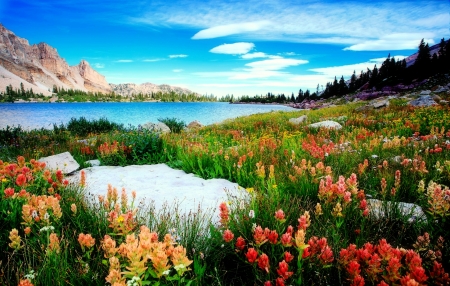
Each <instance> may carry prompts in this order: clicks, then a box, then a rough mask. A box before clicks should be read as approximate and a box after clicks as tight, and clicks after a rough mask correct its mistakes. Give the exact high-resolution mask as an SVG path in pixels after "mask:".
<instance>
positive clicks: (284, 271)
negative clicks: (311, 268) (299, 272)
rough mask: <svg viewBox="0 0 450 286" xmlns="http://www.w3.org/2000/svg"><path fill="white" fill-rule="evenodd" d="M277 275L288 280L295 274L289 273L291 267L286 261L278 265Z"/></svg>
mask: <svg viewBox="0 0 450 286" xmlns="http://www.w3.org/2000/svg"><path fill="white" fill-rule="evenodd" d="M277 273H278V275H280V276H281V278H282V279H283V280H286V279H288V278H289V277H291V276H292V274H294V272H291V271H289V265H288V264H287V263H286V261H284V260H283V261H281V262H280V263H278V268H277ZM283 285H284V284H283Z"/></svg>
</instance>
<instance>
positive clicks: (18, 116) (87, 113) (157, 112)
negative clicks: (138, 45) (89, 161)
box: [0, 102, 295, 129]
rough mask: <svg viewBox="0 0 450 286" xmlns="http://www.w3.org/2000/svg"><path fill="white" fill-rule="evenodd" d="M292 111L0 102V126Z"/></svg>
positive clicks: (204, 119)
mask: <svg viewBox="0 0 450 286" xmlns="http://www.w3.org/2000/svg"><path fill="white" fill-rule="evenodd" d="M272 110H286V111H292V110H295V109H294V108H291V107H287V106H283V105H262V104H229V103H227V102H109V103H105V102H92V103H91V102H89V103H1V104H0V129H3V128H6V126H19V125H20V126H21V127H22V128H24V129H34V128H53V124H54V123H56V124H58V125H59V124H61V123H64V124H66V123H67V122H69V120H70V119H71V118H72V117H75V118H79V117H82V116H83V117H85V118H87V119H99V118H102V117H106V118H107V119H108V120H110V121H113V122H116V123H122V124H124V125H125V126H128V125H130V124H131V125H133V126H138V125H139V124H144V123H147V122H155V123H156V122H158V118H167V117H169V118H177V119H179V120H183V121H184V122H185V123H186V124H188V123H189V122H191V121H194V120H198V121H199V122H201V123H202V124H204V125H208V124H212V123H218V122H221V121H223V120H225V119H230V118H236V117H240V116H245V115H250V114H255V113H263V112H270V111H272Z"/></svg>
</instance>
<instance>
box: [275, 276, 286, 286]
mask: <svg viewBox="0 0 450 286" xmlns="http://www.w3.org/2000/svg"><path fill="white" fill-rule="evenodd" d="M275 285H276V286H284V285H285V284H284V279H283V278H281V277H278V278H277V280H275Z"/></svg>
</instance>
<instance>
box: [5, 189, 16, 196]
mask: <svg viewBox="0 0 450 286" xmlns="http://www.w3.org/2000/svg"><path fill="white" fill-rule="evenodd" d="M4 193H5V198H10V197H12V196H14V189H13V188H6V189H5V191H4Z"/></svg>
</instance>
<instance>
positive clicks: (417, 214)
mask: <svg viewBox="0 0 450 286" xmlns="http://www.w3.org/2000/svg"><path fill="white" fill-rule="evenodd" d="M367 204H368V206H369V210H370V215H371V216H373V217H374V218H376V219H380V218H383V217H386V216H388V213H389V212H391V211H395V209H394V208H397V210H398V212H400V213H401V214H402V215H403V216H404V217H407V218H408V222H410V223H413V222H417V221H424V222H426V221H427V217H426V216H425V213H424V212H423V210H422V208H421V207H420V206H418V205H416V204H410V203H403V202H398V203H394V202H390V201H385V202H383V201H380V200H377V199H367Z"/></svg>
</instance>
